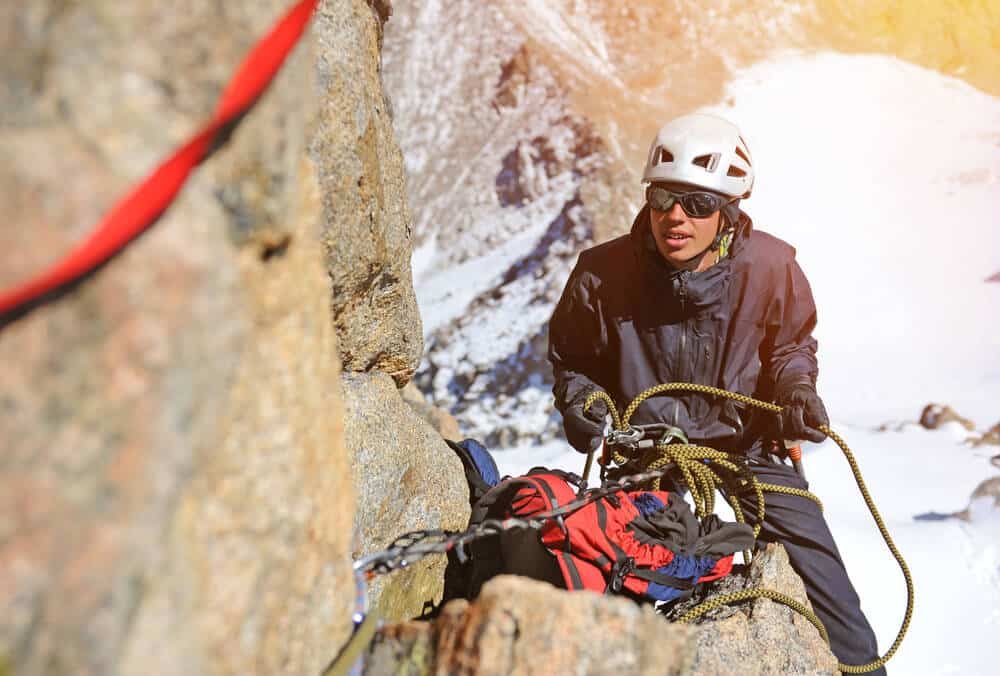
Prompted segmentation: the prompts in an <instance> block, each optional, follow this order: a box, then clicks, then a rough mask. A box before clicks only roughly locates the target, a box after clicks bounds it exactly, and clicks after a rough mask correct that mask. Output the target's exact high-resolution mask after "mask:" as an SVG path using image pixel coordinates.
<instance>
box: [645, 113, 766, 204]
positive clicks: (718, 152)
mask: <svg viewBox="0 0 1000 676" xmlns="http://www.w3.org/2000/svg"><path fill="white" fill-rule="evenodd" d="M642 180H643V182H644V183H654V182H659V181H663V182H668V183H686V184H688V185H693V186H697V187H699V188H704V189H706V190H712V191H714V192H717V193H721V194H723V195H726V196H728V197H740V198H743V197H749V196H750V191H751V190H753V161H752V160H751V159H750V149H749V148H747V144H746V141H744V140H743V137H742V136H740V130H739V129H738V128H737V127H736V125H735V124H733V123H732V122H729V121H728V120H724V119H722V118H721V117H716V116H715V115H708V114H705V113H693V114H691V115H683V116H681V117H678V118H676V119H674V120H671V121H670V122H668V123H667V124H665V125H664V126H663V128H662V129H660V131H659V132H658V133H657V134H656V138H655V139H653V144H652V145H651V146H650V147H649V159H647V160H646V170H645V171H644V172H643V174H642Z"/></svg>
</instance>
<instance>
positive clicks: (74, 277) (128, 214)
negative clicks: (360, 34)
mask: <svg viewBox="0 0 1000 676" xmlns="http://www.w3.org/2000/svg"><path fill="white" fill-rule="evenodd" d="M318 3H319V0H300V2H298V3H297V4H296V5H295V6H294V7H292V9H291V10H289V11H288V12H287V13H286V14H285V16H284V17H283V18H282V19H281V20H280V21H279V22H278V23H277V24H275V26H274V28H272V29H271V32H270V33H268V34H267V35H266V36H265V37H264V38H263V39H261V40H260V41H259V42H258V43H257V44H256V45H255V46H254V48H253V49H252V50H251V51H250V53H249V54H248V55H247V56H246V58H245V59H244V60H243V63H242V64H241V65H240V67H239V69H238V70H237V72H236V75H235V76H234V77H233V78H232V80H230V82H229V85H228V86H227V87H226V89H225V91H224V92H223V94H222V97H221V98H220V99H219V103H218V105H217V106H216V109H215V115H214V116H213V118H212V120H211V121H210V122H209V123H208V124H207V125H205V126H204V127H203V128H202V129H201V130H200V131H199V132H198V133H196V134H195V135H194V136H193V137H191V139H190V140H188V142H187V143H185V144H184V145H183V146H181V147H180V148H179V149H178V150H177V151H175V152H174V154H173V155H172V156H171V157H170V158H169V159H167V160H166V161H165V162H163V163H162V164H161V165H160V166H159V167H157V168H156V170H155V171H153V173H151V174H149V176H147V177H146V178H145V179H144V180H143V181H142V182H141V183H140V184H139V185H138V186H137V187H136V188H134V189H133V190H132V192H130V193H129V194H128V195H127V196H126V197H125V198H124V199H122V200H121V201H119V202H118V204H116V205H115V206H114V207H113V208H112V209H111V211H109V212H108V213H107V214H106V215H105V217H104V218H103V220H102V221H101V222H100V224H98V226H97V227H96V228H95V229H94V231H93V232H92V233H91V234H90V236H89V237H87V238H86V239H85V240H83V241H82V242H80V243H79V244H78V245H77V246H76V247H75V248H74V249H72V250H71V251H70V252H69V253H68V254H67V255H66V256H65V257H63V258H62V259H61V260H60V261H58V262H57V263H55V264H54V265H53V266H52V267H50V268H49V269H47V270H45V271H44V272H42V273H41V274H39V275H37V276H36V277H34V278H32V279H29V280H27V281H26V282H24V283H22V284H20V285H18V286H16V287H14V288H13V289H10V290H5V291H2V292H0V328H3V326H5V325H6V324H7V323H9V322H11V321H14V320H15V319H17V318H19V317H21V316H22V315H24V314H25V313H27V312H29V311H31V310H32V309H34V308H35V307H37V306H39V305H41V304H43V303H45V302H47V301H49V300H52V299H54V298H56V297H57V296H59V295H61V294H62V293H64V292H66V291H68V290H70V289H71V288H73V287H74V286H75V285H76V284H77V283H78V282H80V281H82V280H83V279H84V278H86V277H87V276H88V275H90V274H91V273H93V272H95V271H96V270H97V269H98V268H99V267H100V266H101V265H103V264H105V263H107V262H108V261H109V260H110V259H111V258H112V257H113V256H115V255H116V254H118V253H120V252H121V251H122V250H123V249H124V248H125V246H127V245H128V244H129V242H131V241H132V240H134V239H135V238H137V237H138V236H139V235H141V234H142V233H144V232H145V231H146V230H148V229H149V228H150V227H152V226H153V224H154V223H156V221H157V220H158V219H159V217H160V216H161V215H163V213H164V212H165V211H166V210H167V208H168V207H169V206H170V203H171V202H172V201H173V200H174V198H175V197H176V195H177V193H179V192H180V190H181V188H182V187H183V186H184V183H185V182H186V181H187V178H188V176H189V175H190V174H191V172H192V171H193V170H194V168H195V167H197V166H198V165H199V164H200V163H201V162H202V161H203V160H204V159H205V158H206V157H208V156H209V155H211V154H212V153H213V152H214V151H215V150H217V149H218V148H219V147H221V146H222V145H223V144H225V142H226V141H227V140H228V138H229V136H230V135H231V134H232V133H233V130H235V128H236V126H237V125H238V124H239V121H240V119H241V118H242V117H243V116H244V115H245V114H246V113H247V112H248V111H249V110H250V108H252V107H253V104H254V103H255V102H256V101H257V99H258V98H259V97H260V95H261V94H263V93H264V91H265V90H266V89H267V87H268V85H269V84H270V83H271V81H272V80H273V79H274V76H275V75H276V74H277V72H278V70H279V69H280V68H281V66H282V64H283V63H284V62H285V59H286V58H287V56H288V54H289V52H291V50H292V48H293V47H294V46H295V44H296V43H297V42H298V41H299V39H300V38H301V37H302V34H303V33H304V32H305V30H306V28H307V27H308V25H309V19H310V18H311V17H312V14H313V11H314V10H315V9H316V5H317V4H318Z"/></svg>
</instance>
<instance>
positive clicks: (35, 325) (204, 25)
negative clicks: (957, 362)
mask: <svg viewBox="0 0 1000 676" xmlns="http://www.w3.org/2000/svg"><path fill="white" fill-rule="evenodd" d="M288 4H289V3H288V2H287V1H286V0H256V1H254V2H249V1H247V0H236V1H234V2H227V3H221V4H211V5H206V4H205V3H201V2H190V1H187V0H184V1H182V2H180V3H179V4H178V3H173V4H171V5H169V6H167V5H164V4H163V3H154V2H148V1H146V0H139V1H137V2H131V3H126V4H122V5H120V6H111V5H108V4H107V3H96V4H95V3H66V2H61V1H56V0H40V1H39V2H32V3H4V4H3V6H2V7H0V25H2V26H3V27H4V28H3V29H2V30H3V31H5V32H4V35H5V38H6V40H5V45H7V46H8V50H9V52H10V53H11V54H12V55H13V56H12V58H10V59H3V60H2V63H0V73H2V75H3V88H2V89H0V202H2V203H3V204H4V216H5V221H4V226H3V227H2V228H0V250H2V251H5V252H10V254H11V255H8V256H6V257H5V260H4V265H3V266H0V286H2V287H7V286H9V285H12V284H14V283H16V282H19V281H21V280H22V279H24V278H26V277H28V276H30V275H31V274H33V273H35V272H37V271H38V270H40V269H42V268H44V267H45V266H47V265H48V264H50V263H51V262H53V260H55V259H56V258H57V257H58V256H59V255H61V253H62V252H64V251H66V250H68V249H69V247H70V246H71V245H72V244H73V243H74V242H76V241H78V240H79V239H80V238H81V237H83V236H84V234H85V233H86V232H88V230H89V229H90V228H91V227H93V225H94V224H95V223H96V222H97V221H98V219H99V217H100V216H101V215H102V214H103V212H104V211H105V210H106V209H107V208H108V207H109V206H111V205H112V204H113V203H114V201H115V200H116V199H117V198H118V197H119V196H120V195H122V194H123V193H124V191H125V190H126V189H127V188H128V187H129V186H131V185H132V184H133V183H134V182H135V181H136V180H138V179H139V178H141V177H142V176H144V175H145V174H146V172H148V171H149V170H150V169H151V168H152V167H154V166H155V164H156V163H157V162H158V161H159V160H160V159H161V158H162V157H164V156H165V155H166V154H167V153H168V152H169V151H170V150H171V149H172V148H173V147H174V146H176V145H177V144H178V143H180V142H181V141H183V140H184V139H185V138H186V137H187V135H188V134H190V133H191V132H192V131H194V130H195V129H196V128H197V127H198V126H199V124H200V123H201V122H202V121H203V120H204V119H206V118H207V117H208V115H209V114H210V112H211V111H212V109H213V107H214V105H215V100H216V98H217V96H218V95H219V94H220V92H221V90H222V88H223V87H224V85H225V83H226V82H227V81H228V78H229V77H230V76H231V74H232V72H233V71H234V69H235V67H236V65H237V64H238V63H239V62H240V60H241V59H242V58H243V56H244V55H245V53H246V52H247V50H248V49H249V48H250V46H251V45H252V44H253V43H254V41H256V40H257V39H258V38H259V37H260V36H261V35H263V34H264V32H265V31H266V30H267V29H269V28H270V26H271V25H272V23H273V22H274V21H275V20H276V19H277V18H278V17H279V16H280V15H281V14H282V13H283V12H284V11H285V10H286V9H287V8H288ZM387 13H388V5H387V3H385V2H376V3H375V4H374V6H373V5H372V4H371V3H369V2H365V1H364V0H348V1H347V2H340V1H338V2H333V1H328V2H322V3H321V5H320V9H319V10H318V12H317V15H316V17H315V19H314V24H313V27H312V28H311V30H310V31H309V32H308V33H307V35H306V36H305V38H304V39H303V42H302V44H301V45H300V46H299V47H298V48H297V49H296V51H295V52H294V54H293V56H292V58H291V59H290V60H289V62H288V63H287V64H286V66H285V67H284V69H283V70H282V71H281V73H280V74H279V76H278V78H277V80H276V82H275V83H274V85H273V86H272V88H271V89H270V90H269V92H268V93H267V94H266V95H265V96H264V97H263V98H262V99H261V101H260V102H259V103H258V105H257V106H256V107H255V108H254V110H253V111H251V113H250V114H249V115H247V116H246V118H245V119H244V120H243V122H242V124H241V125H240V126H239V127H238V128H237V130H236V132H235V134H234V135H233V136H232V138H231V140H230V143H229V145H228V146H227V147H225V148H224V149H222V150H221V151H220V152H218V153H217V154H216V155H214V156H213V157H212V158H211V159H210V160H209V161H208V162H206V163H205V164H204V165H203V166H202V167H201V168H200V169H199V170H198V171H197V172H196V174H195V175H194V176H193V177H192V178H191V180H190V181H189V182H188V184H187V185H186V188H185V190H184V191H183V192H182V193H181V195H180V197H179V199H178V200H177V202H176V203H175V204H174V205H173V206H172V207H171V208H170V210H169V211H168V212H167V213H166V214H165V216H164V217H163V218H162V219H161V221H160V223H159V224H158V225H157V227H156V228H155V229H153V230H152V231H151V232H150V233H148V234H147V235H145V236H144V237H142V238H141V239H140V240H139V241H137V242H135V243H133V245H131V246H130V247H129V248H128V249H127V250H126V251H125V252H124V253H123V254H122V255H120V256H119V257H117V258H116V259H115V260H113V261H112V262H111V263H110V264H109V265H107V266H105V267H104V268H103V269H102V270H101V271H100V272H99V273H97V274H96V275H94V276H93V278H91V279H90V280H89V281H87V282H86V283H84V284H83V285H81V286H80V287H79V288H78V289H76V290H75V291H73V292H72V293H70V294H68V295H66V296H65V297H63V298H61V299H60V300H59V301H58V302H55V303H53V304H50V305H48V306H44V307H42V308H40V309H38V310H36V311H35V312H33V313H31V314H30V315H28V316H26V317H25V318H23V319H21V320H19V321H17V322H15V323H13V324H11V325H9V326H7V327H6V328H4V329H3V332H2V334H0V363H3V365H4V366H3V368H2V369H0V393H2V394H0V438H2V439H3V440H4V442H5V443H4V448H3V460H2V461H0V514H2V517H0V665H2V664H9V665H10V667H11V669H12V670H13V672H14V673H17V674H18V675H19V676H31V675H33V674H50V673H52V674H54V673H73V674H83V675H86V674H140V673H141V674H149V673H160V674H230V673H232V674H235V673H241V674H242V673H268V674H283V673H287V674H302V673H319V672H320V671H321V670H322V668H323V667H324V666H325V665H326V664H327V662H328V661H329V659H330V658H331V657H332V656H333V655H334V654H335V653H336V651H337V649H338V647H339V645H340V643H341V642H342V640H343V639H344V638H345V637H346V635H347V633H348V632H349V630H350V612H351V609H352V605H353V584H354V583H353V579H352V574H351V565H350V564H351V553H352V551H361V550H366V549H368V547H369V545H368V543H366V542H364V541H359V542H356V543H352V541H351V535H352V532H353V530H354V529H353V527H352V526H353V524H354V513H355V499H356V495H355V489H354V487H353V485H352V477H353V475H354V474H355V472H356V471H359V472H367V471H369V470H370V467H372V466H381V465H383V464H384V463H386V462H390V460H391V461H395V460H397V458H395V457H393V458H391V459H387V460H383V459H382V458H379V457H378V456H377V453H378V452H382V451H384V450H385V449H384V447H379V448H378V449H375V450H372V449H369V451H370V455H369V456H368V457H367V458H366V464H365V465H363V466H361V467H358V465H357V462H356V460H355V458H354V457H353V455H352V453H360V452H361V450H360V449H361V446H357V445H355V446H352V447H351V448H349V447H348V445H346V444H345V442H344V437H343V426H344V417H345V407H346V415H348V416H350V415H352V412H353V411H355V410H356V408H355V407H356V405H357V403H358V402H359V401H361V402H364V401H365V400H364V399H363V398H361V399H358V398H351V397H353V396H355V395H356V394H357V390H362V391H363V392H364V396H367V397H374V398H377V399H381V400H380V401H378V402H369V408H370V409H372V410H387V409H391V411H392V414H393V415H397V416H399V419H398V420H400V421H403V422H400V423H399V424H400V425H405V424H409V425H410V426H411V427H412V428H413V429H412V430H410V431H409V432H407V433H406V435H404V438H405V439H406V440H407V442H408V443H410V444H411V446H409V447H408V448H407V449H406V451H407V452H408V453H410V454H411V456H412V457H414V458H416V457H418V456H419V455H420V454H421V453H425V454H431V455H433V454H437V453H440V451H441V448H442V447H444V444H443V442H441V441H440V439H432V437H433V436H434V435H432V433H431V432H430V431H428V430H426V429H418V428H417V426H418V425H419V424H420V423H419V421H417V420H416V418H415V417H414V416H413V415H412V414H410V413H409V411H408V409H407V408H406V407H405V405H404V404H402V400H401V399H400V398H399V395H398V393H397V392H396V389H395V385H396V384H402V383H403V382H405V380H406V379H407V378H408V377H409V374H410V373H412V371H413V369H414V368H415V367H416V362H417V358H418V356H419V353H420V345H421V338H420V337H421V331H420V324H419V318H418V317H417V314H416V306H415V303H414V298H413V292H412V287H411V282H410V274H409V256H410V249H409V246H410V225H409V217H408V215H407V212H406V206H405V204H406V202H405V194H404V190H403V180H402V176H403V169H402V165H401V157H400V153H399V149H398V147H397V146H396V145H395V144H394V143H393V140H392V131H391V128H390V126H389V114H388V109H387V105H386V102H385V100H384V97H383V95H382V93H381V80H380V47H381V39H382V21H383V20H384V18H385V16H386V15H387ZM135 36H141V39H139V40H136V39H134V38H135ZM338 342H339V346H338ZM341 364H343V369H344V370H345V371H346V372H358V373H361V372H363V373H364V375H363V376H355V377H357V378H364V379H367V380H366V381H365V382H366V385H365V387H367V388H368V389H365V387H360V386H358V387H354V388H351V389H350V392H349V394H350V396H349V397H348V398H347V399H346V401H345V398H344V397H343V396H342V395H341V393H340V385H339V383H340V380H339V378H340V376H339V373H340V371H341ZM352 420H353V419H352ZM393 422H394V421H392V420H379V421H377V423H378V424H377V426H376V427H377V428H378V429H379V430H384V429H386V427H387V425H389V424H392V423H393ZM352 424H354V423H353V422H352ZM357 424H374V423H373V422H371V421H362V422H357ZM352 434H353V435H354V436H352V437H351V439H354V438H356V437H357V436H362V437H366V436H367V435H365V433H364V432H362V431H359V430H353V431H352ZM386 443H388V442H386ZM421 444H423V447H421ZM449 460H450V459H448V458H441V459H440V462H441V463H442V464H439V465H427V467H429V468H434V469H435V470H437V471H441V472H442V474H441V477H443V476H445V474H444V472H446V471H447V472H450V471H452V469H454V468H452V467H450V466H449V465H448V464H447V463H448V462H449ZM454 464H457V460H456V461H455V463H454ZM378 476H381V475H378ZM421 476H424V475H423V474H421V472H420V471H418V470H414V471H413V472H411V473H410V477H407V476H401V477H399V481H398V482H397V483H391V482H388V481H386V482H385V483H384V485H385V486H386V488H388V489H391V490H392V491H393V493H394V494H398V492H399V491H398V485H397V484H399V483H401V484H402V485H403V486H408V487H409V491H410V492H411V493H412V492H415V491H416V490H417V489H416V484H415V483H413V482H414V481H415V480H416V478H419V477H421ZM457 477H458V478H457V483H456V485H455V486H451V487H449V486H447V485H446V483H447V482H446V481H445V480H444V479H443V478H440V477H438V478H437V479H436V483H434V482H431V483H430V484H429V485H431V486H433V487H434V490H435V491H437V492H439V493H442V494H447V492H448V491H449V490H454V491H456V492H457V494H458V495H460V496H461V499H463V500H464V499H465V493H464V491H465V487H464V483H463V482H462V478H461V477H462V473H461V469H460V468H459V469H458V470H457ZM363 490H364V491H368V490H372V487H371V484H370V483H369V484H364V486H363ZM405 492H406V491H404V493H405ZM365 496H366V498H367V499H368V502H366V503H365V504H371V503H372V502H376V503H377V502H378V501H379V500H378V499H377V498H372V496H371V495H369V494H367V493H366V494H365ZM439 499H440V498H439V496H438V495H434V496H433V497H429V498H427V501H428V502H426V503H421V502H419V501H416V505H415V506H408V507H407V508H406V509H409V510H411V512H412V513H415V514H416V516H414V517H413V518H414V519H416V520H418V521H419V522H420V523H426V524H431V523H432V520H433V519H434V518H435V517H436V516H437V515H438V514H440V513H441V509H440V508H439V507H438V506H437V505H438V503H437V502H433V505H432V501H437V500H439ZM443 504H445V505H448V504H451V503H449V502H448V501H447V500H446V499H445V500H444V502H443ZM404 511H405V510H404ZM359 518H360V519H362V520H364V519H365V518H367V515H365V514H361V515H360V516H359ZM458 520H459V517H458V516H456V517H455V518H454V520H453V521H454V522H457V521H458ZM404 521H405V519H404ZM453 521H449V522H448V523H449V524H451V523H453ZM396 525H399V526H400V527H401V528H402V527H405V526H406V525H407V524H406V523H399V524H396ZM434 525H437V524H434ZM437 584H440V582H439V581H438V582H437ZM432 586H433V585H432Z"/></svg>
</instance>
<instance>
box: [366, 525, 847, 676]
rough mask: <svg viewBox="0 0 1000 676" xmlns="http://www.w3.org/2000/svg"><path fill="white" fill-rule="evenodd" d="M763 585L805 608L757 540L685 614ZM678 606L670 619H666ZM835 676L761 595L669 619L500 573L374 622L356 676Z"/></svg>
mask: <svg viewBox="0 0 1000 676" xmlns="http://www.w3.org/2000/svg"><path fill="white" fill-rule="evenodd" d="M755 587H765V588H769V589H774V590H776V591H780V592H783V593H785V594H787V595H789V596H792V597H793V598H795V599H796V600H798V601H800V602H801V603H803V604H805V605H806V606H808V605H809V602H808V600H807V599H806V595H805V588H804V586H803V584H802V580H801V579H799V577H798V576H797V575H796V574H795V572H794V571H792V569H791V566H790V565H789V563H788V556H787V555H786V554H785V551H784V548H782V547H781V546H780V545H769V546H768V547H767V549H766V550H765V551H764V552H762V553H760V554H759V555H758V556H757V557H756V558H755V559H754V561H753V564H752V565H751V566H750V570H749V574H748V575H747V576H745V577H744V576H741V575H733V576H730V577H729V578H725V580H724V583H723V584H718V585H715V586H714V587H713V588H712V589H711V590H710V591H709V593H707V594H706V595H705V597H704V598H700V599H698V600H696V601H691V602H689V603H688V604H687V606H686V607H685V608H689V607H693V606H694V605H697V604H699V603H701V602H703V601H710V600H711V599H713V598H715V597H717V596H718V595H719V594H722V593H728V592H731V591H735V590H738V589H745V588H755ZM685 608H679V609H677V612H675V613H671V615H672V616H678V615H679V614H680V613H681V612H683V610H684V609H685ZM456 672H461V673H463V674H470V675H471V674H475V675H487V674H488V675H490V676H493V675H500V674H528V673H540V672H545V673H558V674H616V675H617V674H620V673H623V672H628V673H635V674H705V675H708V674H713V675H714V674H733V673H739V674H762V675H763V674H778V673H785V674H816V675H819V674H831V675H832V674H837V673H838V670H837V660H836V658H835V657H834V656H833V653H831V652H830V649H829V648H828V647H827V645H826V643H824V642H823V639H822V637H821V636H820V633H819V632H818V631H817V630H816V628H815V627H813V625H812V624H810V623H809V621H808V620H806V619H805V618H804V617H802V616H800V615H798V613H796V612H795V611H793V610H791V609H790V608H788V607H786V606H783V605H779V604H776V603H774V602H772V601H770V600H767V599H758V600H755V601H753V602H750V603H747V604H744V605H741V606H727V607H723V608H721V609H717V610H713V611H710V613H708V614H706V615H704V616H702V618H701V619H699V620H698V621H697V623H696V624H693V625H687V624H678V623H671V622H668V621H666V619H665V618H664V617H662V616H660V615H658V614H657V613H656V612H654V611H653V608H652V606H649V605H641V606H640V605H639V604H636V603H634V602H633V601H631V600H628V599H625V598H623V597H620V596H607V595H600V594H595V593H593V592H567V591H564V590H560V589H556V588H555V587H552V586H551V585H548V584H546V583H544V582H539V581H536V580H531V579H528V578H522V577H513V576H500V577H497V578H494V579H493V580H490V581H489V582H488V583H487V584H486V585H484V586H483V589H482V592H481V593H480V595H479V597H478V598H477V599H476V600H475V601H473V602H471V603H469V602H467V601H464V600H457V601H452V602H450V603H449V604H447V605H446V606H445V607H444V609H443V610H442V612H441V614H440V616H439V617H438V618H437V619H436V620H434V621H433V622H409V623H404V624H395V625H389V626H386V627H384V628H383V629H382V630H380V632H379V633H378V635H377V636H376V640H375V641H374V642H373V644H372V647H371V649H370V651H369V656H368V658H367V662H366V671H365V673H369V674H381V673H406V674H431V673H456Z"/></svg>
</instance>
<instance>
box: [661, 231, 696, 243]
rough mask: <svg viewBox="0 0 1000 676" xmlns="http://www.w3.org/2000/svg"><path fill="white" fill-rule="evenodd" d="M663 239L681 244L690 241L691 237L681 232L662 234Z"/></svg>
mask: <svg viewBox="0 0 1000 676" xmlns="http://www.w3.org/2000/svg"><path fill="white" fill-rule="evenodd" d="M664 237H666V239H667V240H669V241H671V242H683V241H684V240H688V239H691V235H685V234H684V233H683V232H667V233H664Z"/></svg>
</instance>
